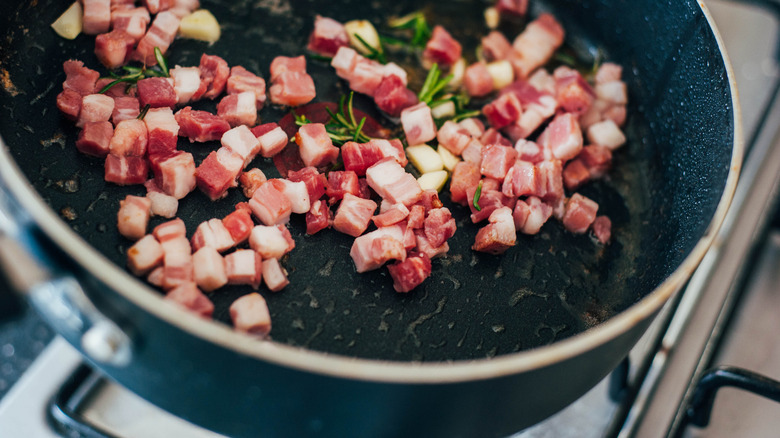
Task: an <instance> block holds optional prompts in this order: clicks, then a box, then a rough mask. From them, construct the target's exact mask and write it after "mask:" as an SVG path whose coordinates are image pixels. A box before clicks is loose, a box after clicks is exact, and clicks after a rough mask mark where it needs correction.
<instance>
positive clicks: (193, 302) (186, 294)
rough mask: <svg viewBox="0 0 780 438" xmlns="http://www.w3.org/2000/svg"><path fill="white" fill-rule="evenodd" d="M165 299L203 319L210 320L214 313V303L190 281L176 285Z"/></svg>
mask: <svg viewBox="0 0 780 438" xmlns="http://www.w3.org/2000/svg"><path fill="white" fill-rule="evenodd" d="M165 299H166V300H168V301H172V302H174V303H176V304H178V305H180V306H183V307H184V308H185V309H188V310H190V311H192V312H194V313H195V314H196V315H199V316H201V317H203V318H211V315H212V314H213V313H214V303H212V302H211V300H209V299H208V297H207V296H206V295H204V294H203V292H201V291H200V289H198V286H197V285H196V284H195V283H194V282H192V281H188V282H182V283H181V284H179V285H177V286H176V287H174V288H173V289H171V290H170V291H169V292H168V293H167V294H166V295H165Z"/></svg>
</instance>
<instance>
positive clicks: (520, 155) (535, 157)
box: [515, 139, 552, 164]
mask: <svg viewBox="0 0 780 438" xmlns="http://www.w3.org/2000/svg"><path fill="white" fill-rule="evenodd" d="M515 150H516V151H517V159H518V160H522V161H526V162H528V163H532V164H536V163H538V162H540V161H544V160H549V159H552V153H550V154H549V155H550V156H549V157H548V156H546V155H545V153H546V152H548V151H545V150H544V149H543V148H542V147H541V146H540V145H539V144H537V143H534V142H532V141H529V140H524V139H520V140H517V142H516V143H515Z"/></svg>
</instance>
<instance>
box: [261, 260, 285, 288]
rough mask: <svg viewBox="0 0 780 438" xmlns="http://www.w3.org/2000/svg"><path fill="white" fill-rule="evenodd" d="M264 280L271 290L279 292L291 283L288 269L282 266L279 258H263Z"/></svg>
mask: <svg viewBox="0 0 780 438" xmlns="http://www.w3.org/2000/svg"><path fill="white" fill-rule="evenodd" d="M263 282H264V283H265V287H267V288H268V290H270V291H271V292H279V291H280V290H282V289H284V288H285V287H286V286H287V285H288V284H290V280H288V279H287V271H286V270H285V269H284V268H283V267H282V264H281V263H280V262H279V259H268V260H263Z"/></svg>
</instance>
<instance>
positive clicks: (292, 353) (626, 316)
mask: <svg viewBox="0 0 780 438" xmlns="http://www.w3.org/2000/svg"><path fill="white" fill-rule="evenodd" d="M697 3H698V5H699V7H700V8H701V10H702V11H703V13H704V16H705V18H706V19H707V21H708V23H709V25H710V28H711V29H712V32H713V34H714V36H715V39H716V42H717V45H718V48H719V50H720V53H721V57H722V60H723V62H724V64H725V68H726V73H727V78H728V82H729V89H730V94H731V100H732V108H733V110H732V115H733V119H734V120H733V122H734V131H733V139H732V145H733V147H732V156H731V163H730V168H729V174H728V177H727V179H726V184H725V187H724V191H723V194H722V195H721V199H720V201H719V202H718V206H717V208H716V210H715V214H714V215H713V217H712V220H711V221H710V224H709V227H708V229H707V231H706V233H705V234H704V236H702V237H701V238H700V239H699V241H698V242H697V244H696V245H695V246H694V248H693V250H692V251H691V252H690V253H689V254H688V255H687V256H686V258H685V259H684V260H683V262H682V263H681V264H680V266H678V267H677V268H676V269H675V271H674V272H673V273H672V274H671V275H670V276H669V277H668V278H666V279H665V280H664V281H663V282H662V283H661V284H660V285H659V286H658V287H657V288H656V289H655V290H654V291H652V292H651V293H649V294H648V295H647V296H646V297H644V298H643V299H642V300H640V301H638V302H637V303H635V304H633V305H632V306H631V307H629V308H628V309H626V310H624V311H622V312H621V313H619V314H618V315H615V316H614V317H612V318H610V319H609V320H607V321H605V322H603V323H601V324H598V325H597V326H595V327H593V328H590V329H588V330H586V331H584V332H582V333H579V334H577V335H574V336H572V337H570V338H567V339H564V340H561V341H558V342H555V343H553V344H550V345H547V346H543V347H538V348H535V349H531V350H526V351H521V352H517V353H511V354H506V355H502V356H497V357H493V358H482V359H474V360H459V361H453V362H411V361H405V362H402V361H386V360H377V359H365V358H357V357H348V356H342V355H337V354H332V353H325V352H318V351H314V350H307V349H304V348H300V347H293V346H289V345H285V344H280V343H277V342H273V341H265V340H259V339H257V338H254V337H252V336H249V335H245V334H242V333H238V332H235V331H234V330H233V329H232V328H231V327H229V326H227V325H225V324H222V323H219V322H216V321H207V320H204V319H202V318H200V317H198V316H196V315H194V314H192V313H191V312H188V311H186V310H184V309H182V308H180V307H179V306H176V305H175V304H172V303H170V302H168V301H166V300H164V299H163V297H162V295H160V294H159V293H157V292H155V291H154V290H152V289H151V288H150V287H149V286H147V285H146V284H144V283H142V282H141V281H140V280H138V279H137V278H135V277H133V276H131V275H130V274H129V273H128V272H127V271H126V270H124V269H121V268H120V267H119V266H117V265H115V264H114V263H112V262H111V261H109V260H108V259H107V258H106V257H105V256H103V255H102V254H100V253H99V252H98V251H97V250H96V249H95V248H93V247H91V246H90V245H89V244H88V243H87V242H86V241H85V240H83V239H82V238H81V237H80V236H79V235H77V234H76V233H75V232H74V231H73V230H72V229H71V228H70V227H69V226H68V225H67V224H66V223H65V222H64V221H63V220H62V219H60V218H59V217H58V216H57V214H56V213H55V212H54V211H53V210H52V209H51V208H50V207H49V206H48V205H47V204H46V203H45V202H44V200H43V199H42V198H41V196H40V195H39V194H38V193H37V192H36V191H35V189H34V188H33V187H32V186H31V185H30V184H29V183H28V182H27V179H26V177H25V176H24V175H23V174H22V172H21V170H20V169H19V168H18V167H17V166H16V164H15V163H14V162H13V159H12V158H11V156H10V154H9V152H8V148H7V147H6V146H5V143H4V142H3V140H2V138H0V146H2V147H0V179H2V182H3V184H4V185H5V187H6V188H7V189H8V190H9V192H10V193H12V194H13V196H14V198H15V200H16V201H17V202H18V203H19V204H20V205H21V206H22V207H23V209H24V211H25V212H26V214H28V215H29V217H30V218H31V219H32V221H33V222H34V223H35V225H36V226H37V227H39V228H40V229H41V230H42V231H43V232H44V233H45V234H46V236H47V237H48V238H49V239H51V240H52V241H53V242H55V243H56V244H57V245H58V246H60V247H63V248H69V249H70V251H69V254H70V256H71V257H72V258H73V259H74V260H75V261H76V262H77V263H78V264H80V265H81V266H83V267H90V268H87V270H88V271H89V272H90V273H91V274H92V275H94V276H95V277H96V278H97V279H98V280H100V281H101V282H103V283H104V284H106V285H108V286H110V287H111V288H112V289H113V290H115V291H116V292H117V293H118V294H120V295H121V296H122V297H123V298H124V299H127V300H128V301H130V302H131V303H133V304H134V305H136V306H138V307H140V308H141V309H143V310H144V311H146V312H148V313H150V314H151V315H153V316H154V317H156V318H158V319H160V320H163V321H165V322H167V323H169V324H171V325H173V326H176V327H178V328H179V329H181V330H183V331H186V332H188V333H189V334H191V335H194V336H197V337H199V338H201V339H203V340H205V341H208V342H212V343H214V344H216V345H219V346H221V347H222V348H225V349H227V350H232V351H234V352H237V353H240V354H243V355H245V356H250V357H253V358H255V359H259V360H262V361H265V362H268V363H272V364H274V365H278V366H282V367H288V368H293V369H296V370H299V371H304V372H310V373H315V374H322V375H327V376H331V377H338V378H345V379H357V380H364V381H374V382H386V383H422V384H436V383H455V382H464V381H473V380H483V379H492V378H499V377H503V376H508V375H512V374H517V373H522V372H527V371H530V370H534V369H540V368H544V367H546V366H549V365H552V364H554V363H558V362H561V361H563V360H566V359H570V358H573V357H576V356H577V355H579V354H582V353H584V352H586V351H590V350H592V349H593V348H595V347H597V346H599V345H603V344H605V343H607V342H609V341H610V340H611V339H613V338H616V337H617V336H619V335H621V334H623V333H625V332H627V331H628V330H629V329H630V328H631V327H633V326H634V325H636V324H638V323H639V322H640V321H642V320H645V319H646V318H648V317H650V316H651V315H652V314H654V313H655V312H656V311H657V310H658V309H660V307H661V306H662V305H663V304H664V303H666V301H667V300H668V299H669V298H670V297H671V296H672V294H674V293H675V292H677V291H678V290H680V289H681V288H682V286H683V285H684V284H685V282H686V281H687V279H688V278H689V277H690V276H691V275H692V274H693V271H694V270H695V269H696V267H697V266H698V265H699V263H700V262H701V260H702V259H703V257H704V255H705V253H706V252H707V250H708V249H709V247H710V246H711V245H712V243H713V241H714V239H715V237H716V235H717V232H718V230H719V229H720V226H721V225H722V223H723V221H724V219H725V216H726V213H727V211H728V208H729V206H730V204H731V200H732V198H733V196H734V193H735V190H736V185H737V181H738V178H739V172H740V167H741V164H742V158H743V153H744V150H743V149H744V142H743V138H742V137H743V134H742V122H741V118H742V116H741V109H740V106H739V102H738V100H739V99H738V91H737V86H736V80H735V75H734V72H733V68H732V66H731V62H730V61H729V58H728V54H727V53H726V50H725V46H724V43H723V40H722V38H721V35H720V33H719V31H718V29H717V27H716V25H715V22H714V20H713V18H712V16H711V14H710V12H709V10H708V8H707V7H706V5H704V4H703V2H701V1H698V2H697Z"/></svg>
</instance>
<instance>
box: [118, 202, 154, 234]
mask: <svg viewBox="0 0 780 438" xmlns="http://www.w3.org/2000/svg"><path fill="white" fill-rule="evenodd" d="M151 208H152V202H151V201H149V200H148V199H146V198H143V197H140V196H133V195H127V196H126V197H125V199H124V200H122V201H119V213H118V214H117V228H118V229H119V234H121V235H123V236H125V237H126V238H128V239H130V240H138V239H140V238H142V237H144V235H146V227H147V226H148V225H149V216H150V213H149V212H150V209H151Z"/></svg>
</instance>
